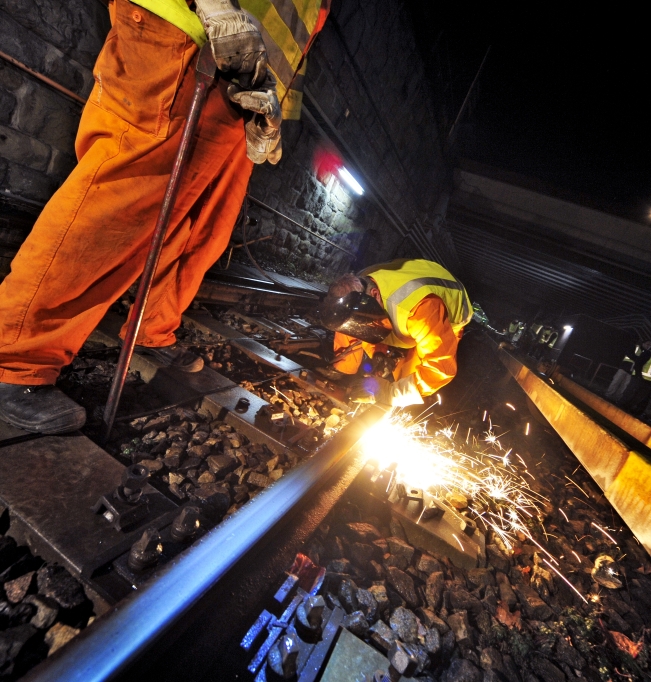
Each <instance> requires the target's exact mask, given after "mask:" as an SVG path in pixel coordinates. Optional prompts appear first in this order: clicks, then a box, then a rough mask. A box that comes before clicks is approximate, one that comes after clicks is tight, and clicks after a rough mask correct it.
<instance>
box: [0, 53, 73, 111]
mask: <svg viewBox="0 0 651 682" xmlns="http://www.w3.org/2000/svg"><path fill="white" fill-rule="evenodd" d="M0 58H2V59H4V60H5V61H7V62H9V63H10V64H13V65H14V66H15V67H17V68H19V69H21V70H22V71H24V72H25V73H28V74H29V75H30V76H33V77H34V78H37V79H38V80H40V81H42V82H43V83H45V84H46V85H49V86H50V87H51V88H54V89H55V90H58V91H59V92H60V93H61V94H63V95H65V96H66V97H69V98H70V99H72V100H74V101H75V102H77V103H78V104H86V100H85V99H84V98H83V97H80V96H79V95H77V94H76V93H74V92H72V90H68V88H65V87H63V85H60V84H59V83H57V82H56V81H53V80H52V79H51V78H48V77H47V76H44V75H43V74H42V73H39V72H38V71H34V69H30V68H29V66H27V64H23V63H22V62H21V61H18V60H17V59H15V58H14V57H12V56H10V55H8V54H6V53H5V52H2V51H0Z"/></svg>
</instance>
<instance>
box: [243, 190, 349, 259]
mask: <svg viewBox="0 0 651 682" xmlns="http://www.w3.org/2000/svg"><path fill="white" fill-rule="evenodd" d="M248 197H249V201H250V202H251V203H253V204H255V205H256V206H259V207H260V208H263V209H264V210H265V211H269V213H273V214H274V215H277V216H278V217H279V218H282V219H283V220H286V221H287V222H288V223H291V224H292V225H296V227H300V228H301V230H305V232H308V233H309V234H311V235H312V236H313V237H316V238H317V239H320V240H321V241H322V242H325V243H326V244H330V246H334V247H335V249H339V251H343V252H344V253H346V254H348V255H349V256H352V257H353V258H356V257H357V254H356V253H353V252H352V251H349V250H348V249H344V247H343V246H339V245H338V244H335V243H334V242H333V241H330V240H329V239H327V238H326V237H322V236H321V235H320V234H317V233H316V232H312V230H310V229H309V228H307V227H305V225H301V224H300V223H299V222H297V221H296V220H293V219H292V218H290V217H289V216H286V215H285V214H284V213H281V212H280V211H277V210H276V209H275V208H271V206H267V204H265V203H263V202H262V201H260V199H256V198H255V197H252V196H251V195H250V194H249V195H248Z"/></svg>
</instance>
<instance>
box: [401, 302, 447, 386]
mask: <svg viewBox="0 0 651 682" xmlns="http://www.w3.org/2000/svg"><path fill="white" fill-rule="evenodd" d="M407 332H408V333H409V336H411V338H413V339H414V341H416V347H415V348H414V349H413V350H412V351H411V353H410V354H409V356H408V357H407V358H405V361H404V362H403V363H401V365H399V366H398V367H397V368H396V378H398V379H401V380H402V379H406V377H407V376H410V375H411V379H410V381H411V382H412V383H413V384H414V385H415V386H416V387H417V388H418V391H419V393H420V394H421V395H422V396H427V395H431V394H432V393H436V391H438V390H439V389H440V388H442V387H443V386H445V385H446V384H448V383H450V381H452V379H454V377H455V375H456V373H457V346H458V344H459V338H460V336H459V338H457V335H456V334H455V333H454V331H453V330H452V325H451V324H450V321H449V320H448V313H447V309H446V307H445V304H444V303H443V301H442V300H441V299H440V298H439V297H438V296H433V295H431V296H427V297H426V298H424V299H423V300H422V301H421V302H420V303H419V304H418V305H417V306H416V307H415V308H414V309H413V310H412V313H411V316H410V317H409V319H408V320H407ZM410 356H411V357H410Z"/></svg>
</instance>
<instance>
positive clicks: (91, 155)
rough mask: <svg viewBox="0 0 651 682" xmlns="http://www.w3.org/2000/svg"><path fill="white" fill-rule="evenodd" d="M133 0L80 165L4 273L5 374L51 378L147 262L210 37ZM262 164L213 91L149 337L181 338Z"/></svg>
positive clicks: (108, 46)
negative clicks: (203, 42) (192, 33)
mask: <svg viewBox="0 0 651 682" xmlns="http://www.w3.org/2000/svg"><path fill="white" fill-rule="evenodd" d="M134 9H135V6H134V5H132V4H130V3H129V2H127V0H115V2H114V3H112V7H111V16H112V18H113V21H114V23H113V27H112V29H111V31H110V32H109V35H108V36H107V39H106V43H105V45H104V48H103V49H102V52H101V53H100V56H99V58H98V60H97V64H96V66H95V70H94V74H95V87H94V88H93V91H92V93H91V95H90V98H89V101H88V103H87V105H86V107H85V109H84V112H83V115H82V118H81V122H80V126H79V132H78V135H77V140H76V149H77V156H78V159H79V163H78V165H77V167H76V168H75V169H74V170H73V171H72V173H71V175H70V177H69V178H68V179H67V180H66V182H65V183H64V184H63V185H62V186H61V188H60V189H59V190H58V191H57V193H56V194H55V195H54V196H53V198H52V199H51V200H50V202H49V203H48V204H47V206H46V207H45V208H44V209H43V212H42V214H41V216H40V217H39V219H38V221H37V222H36V224H35V226H34V228H33V229H32V231H31V233H30V235H29V236H28V238H27V239H26V241H25V242H24V244H23V246H22V247H21V249H20V251H19V252H18V254H17V255H16V257H15V258H14V261H13V262H12V265H11V273H10V274H9V275H8V276H7V278H6V279H5V280H4V282H3V283H2V284H1V285H0V381H4V382H9V383H15V384H51V383H54V381H55V380H56V378H57V376H58V374H59V372H60V369H61V368H62V367H63V366H64V365H66V364H68V363H70V362H71V361H72V359H73V357H74V355H75V354H76V353H77V351H78V350H79V348H80V347H81V345H82V344H83V343H84V341H85V340H86V338H87V337H88V335H89V334H90V333H91V332H92V330H93V329H94V328H95V327H96V326H97V324H98V323H99V321H100V320H101V319H102V317H103V316H104V314H105V313H106V311H107V309H108V308H109V306H110V305H111V303H112V302H113V301H115V300H116V299H117V298H118V297H119V296H121V295H122V294H124V292H125V291H126V290H127V289H128V288H129V287H130V286H131V285H132V284H133V283H134V282H135V280H136V279H137V278H138V277H139V275H140V274H141V273H142V270H143V267H144V262H145V259H146V256H147V251H148V248H149V244H150V242H151V237H152V233H153V229H154V226H155V223H156V219H157V216H158V212H159V208H160V204H161V201H162V198H163V195H164V193H165V188H166V185H167V181H168V179H169V174H170V171H171V168H172V164H173V162H174V158H175V156H176V152H177V150H178V146H179V142H180V139H181V133H182V127H183V123H184V121H185V116H186V113H187V111H188V110H189V106H190V102H191V99H192V95H193V91H194V69H193V66H194V61H195V59H196V54H197V51H198V48H197V46H196V45H195V44H194V43H193V42H192V40H191V39H190V38H189V37H188V36H186V35H185V33H183V32H182V31H180V30H179V29H177V28H176V27H174V26H172V25H171V24H169V23H168V22H166V21H164V20H163V19H160V18H159V17H157V16H155V15H154V14H152V13H150V12H148V11H147V10H145V9H143V8H141V7H138V8H137V12H134ZM251 169H252V164H251V162H250V161H249V160H248V159H247V158H246V143H245V138H244V126H243V122H242V118H241V116H240V114H239V113H238V112H237V111H236V109H235V108H234V106H233V105H232V104H231V103H230V102H229V100H228V98H227V97H226V84H225V83H223V82H220V83H218V84H217V85H216V86H215V87H214V88H213V89H212V90H211V91H210V93H209V95H208V99H207V101H206V104H205V107H204V110H203V113H202V115H201V119H200V122H199V127H198V129H197V132H196V135H195V142H194V147H193V150H192V153H191V158H190V161H189V165H188V168H187V170H186V172H185V174H184V176H183V180H182V182H181V188H180V192H179V196H178V199H177V202H176V206H175V209H174V211H173V214H172V220H171V223H170V226H169V229H168V232H167V237H166V239H165V244H164V248H163V253H162V257H161V260H160V264H159V266H158V270H157V272H156V277H155V280H154V285H153V288H152V291H151V295H150V298H149V303H148V305H147V309H146V312H145V317H144V320H143V324H142V326H141V329H140V334H139V337H138V343H139V344H142V345H146V346H165V345H169V344H172V343H174V341H175V336H174V330H175V329H176V328H177V327H178V326H179V325H180V322H181V314H182V313H183V311H184V310H185V309H186V308H187V307H188V305H189V304H190V303H191V301H192V299H193V298H194V296H195V294H196V292H197V290H198V288H199V285H200V284H201V280H202V279H203V276H204V274H205V272H206V270H207V269H208V268H209V267H211V265H212V264H213V263H214V262H215V261H216V260H217V259H218V258H219V256H221V254H222V253H223V251H224V249H225V248H226V246H227V244H228V241H229V238H230V235H231V232H232V229H233V226H234V223H235V220H236V218H237V215H238V212H239V210H240V207H241V205H242V201H243V198H244V193H245V191H246V186H247V183H248V180H249V176H250V173H251Z"/></svg>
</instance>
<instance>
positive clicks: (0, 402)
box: [0, 383, 86, 433]
mask: <svg viewBox="0 0 651 682" xmlns="http://www.w3.org/2000/svg"><path fill="white" fill-rule="evenodd" d="M0 419H2V420H3V421H5V422H7V423H8V424H11V425H12V426H16V427H17V428H19V429H24V430H25V431H30V432H32V433H69V432H70V431H76V430H77V429H80V428H81V427H82V426H83V425H84V424H85V423H86V410H85V409H84V408H83V407H81V405H77V403H76V402H75V401H74V400H71V399H70V398H68V396H67V395H66V394H65V393H63V392H62V391H60V390H59V389H58V388H56V387H54V386H22V385H19V384H5V383H0Z"/></svg>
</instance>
